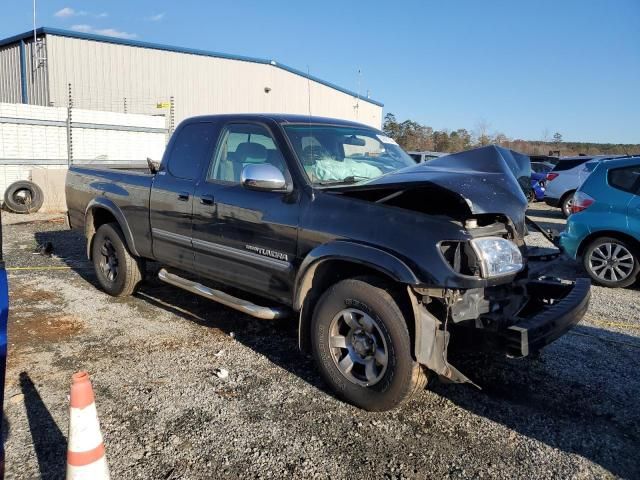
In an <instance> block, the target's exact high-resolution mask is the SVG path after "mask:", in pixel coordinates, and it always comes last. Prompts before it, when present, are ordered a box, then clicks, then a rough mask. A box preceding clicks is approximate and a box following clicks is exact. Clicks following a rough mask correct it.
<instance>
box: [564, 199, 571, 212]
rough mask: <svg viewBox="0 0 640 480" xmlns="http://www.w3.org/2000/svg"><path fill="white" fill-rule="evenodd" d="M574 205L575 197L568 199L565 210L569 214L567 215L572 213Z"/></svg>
mask: <svg viewBox="0 0 640 480" xmlns="http://www.w3.org/2000/svg"><path fill="white" fill-rule="evenodd" d="M572 206H573V198H570V199H569V200H567V203H566V205H565V212H564V213H566V214H567V216H569V215H571V207H572Z"/></svg>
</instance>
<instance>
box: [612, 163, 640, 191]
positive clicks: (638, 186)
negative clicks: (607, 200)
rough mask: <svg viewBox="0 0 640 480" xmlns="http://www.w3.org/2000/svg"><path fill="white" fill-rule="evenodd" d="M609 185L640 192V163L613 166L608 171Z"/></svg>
mask: <svg viewBox="0 0 640 480" xmlns="http://www.w3.org/2000/svg"><path fill="white" fill-rule="evenodd" d="M608 181H609V185H611V186H612V187H613V188H617V189H618V190H624V191H625V192H629V193H633V194H636V195H638V194H640V165H635V166H633V167H624V168H614V169H611V170H609V173H608Z"/></svg>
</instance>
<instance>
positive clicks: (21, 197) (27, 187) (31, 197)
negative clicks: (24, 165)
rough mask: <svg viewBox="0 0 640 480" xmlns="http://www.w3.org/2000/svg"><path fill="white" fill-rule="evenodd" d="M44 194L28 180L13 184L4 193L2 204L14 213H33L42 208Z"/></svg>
mask: <svg viewBox="0 0 640 480" xmlns="http://www.w3.org/2000/svg"><path fill="white" fill-rule="evenodd" d="M43 203H44V194H43V193H42V190H41V189H40V187H39V186H38V185H36V184H35V183H33V182H30V181H28V180H20V181H18V182H13V183H12V184H11V185H9V187H7V189H6V190H5V192H4V204H5V205H6V206H7V208H8V209H9V210H11V211H12V212H15V213H34V212H37V211H38V210H40V208H42V204H43Z"/></svg>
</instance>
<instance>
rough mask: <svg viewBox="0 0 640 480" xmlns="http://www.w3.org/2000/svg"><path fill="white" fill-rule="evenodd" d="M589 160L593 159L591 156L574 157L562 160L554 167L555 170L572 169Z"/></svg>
mask: <svg viewBox="0 0 640 480" xmlns="http://www.w3.org/2000/svg"><path fill="white" fill-rule="evenodd" d="M589 160H591V157H585V158H575V159H573V158H572V159H571V160H560V161H559V162H558V164H557V165H556V166H555V167H553V171H554V172H563V171H565V170H571V169H572V168H575V167H577V166H579V165H582V164H583V163H585V162H588V161H589Z"/></svg>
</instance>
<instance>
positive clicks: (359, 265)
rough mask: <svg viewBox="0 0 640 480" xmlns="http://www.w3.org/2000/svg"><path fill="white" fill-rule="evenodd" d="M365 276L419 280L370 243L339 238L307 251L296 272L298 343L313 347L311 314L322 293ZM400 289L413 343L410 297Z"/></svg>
mask: <svg viewBox="0 0 640 480" xmlns="http://www.w3.org/2000/svg"><path fill="white" fill-rule="evenodd" d="M363 276H375V277H376V278H379V279H381V280H383V281H387V282H389V283H395V284H398V285H407V284H412V285H415V284H418V283H419V282H418V279H417V278H416V276H415V274H414V273H413V271H412V270H411V269H410V268H409V266H408V265H407V264H406V263H404V262H403V261H402V260H401V259H400V258H398V257H396V256H395V255H393V254H391V253H389V252H386V251H384V250H380V249H378V248H375V247H371V246H368V245H362V244H357V243H352V242H344V241H336V242H332V243H330V244H324V245H321V246H319V247H317V248H316V249H314V250H313V251H311V252H310V253H309V255H307V257H306V258H305V260H304V261H303V262H302V265H301V266H300V269H299V271H298V274H297V276H296V281H295V284H294V286H295V288H294V295H293V308H294V310H295V311H298V312H299V324H298V344H299V348H300V349H301V350H302V351H309V349H310V325H311V317H312V315H313V311H314V309H315V305H316V304H317V302H318V300H319V298H320V296H321V295H322V293H324V292H325V291H326V290H327V288H329V287H330V286H331V285H334V284H336V283H337V282H339V281H341V280H345V279H347V278H355V277H363ZM398 292H399V295H400V297H399V301H400V302H401V303H402V305H400V307H401V308H402V309H403V311H406V312H407V315H411V318H407V326H408V328H409V331H410V334H411V337H412V346H413V344H414V342H413V332H414V331H415V328H414V327H415V325H414V323H415V322H414V321H413V314H412V313H411V312H412V310H411V304H410V299H409V298H408V293H407V291H406V288H400V289H398ZM405 297H406V298H405ZM406 307H408V308H406Z"/></svg>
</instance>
